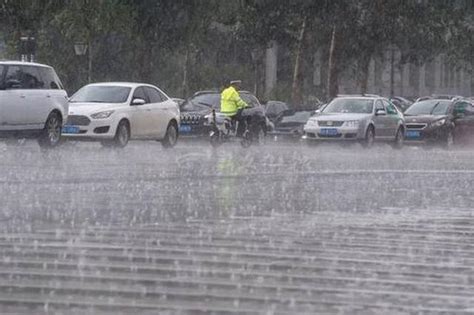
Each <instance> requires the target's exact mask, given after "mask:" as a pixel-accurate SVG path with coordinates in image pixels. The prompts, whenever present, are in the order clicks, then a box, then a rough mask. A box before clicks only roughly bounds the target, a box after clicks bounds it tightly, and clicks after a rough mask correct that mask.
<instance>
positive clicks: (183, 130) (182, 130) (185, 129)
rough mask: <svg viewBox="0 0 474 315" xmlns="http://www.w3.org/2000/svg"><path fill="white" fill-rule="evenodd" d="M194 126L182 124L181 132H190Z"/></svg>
mask: <svg viewBox="0 0 474 315" xmlns="http://www.w3.org/2000/svg"><path fill="white" fill-rule="evenodd" d="M191 130H192V128H191V126H189V125H181V126H179V132H181V133H189V132H191Z"/></svg>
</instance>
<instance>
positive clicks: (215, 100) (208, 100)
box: [187, 93, 221, 109]
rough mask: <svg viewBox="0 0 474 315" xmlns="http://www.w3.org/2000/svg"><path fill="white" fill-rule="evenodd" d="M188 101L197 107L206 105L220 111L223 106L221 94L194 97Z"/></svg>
mask: <svg viewBox="0 0 474 315" xmlns="http://www.w3.org/2000/svg"><path fill="white" fill-rule="evenodd" d="M188 101H189V102H191V103H194V104H196V105H204V106H209V107H212V108H215V109H219V108H220V106H221V95H220V94H219V93H206V94H199V95H196V96H194V97H192V98H191V99H189V100H188ZM188 101H187V102H188Z"/></svg>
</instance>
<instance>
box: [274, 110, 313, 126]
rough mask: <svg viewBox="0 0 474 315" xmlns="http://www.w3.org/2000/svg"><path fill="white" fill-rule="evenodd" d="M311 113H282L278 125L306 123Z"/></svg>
mask: <svg viewBox="0 0 474 315" xmlns="http://www.w3.org/2000/svg"><path fill="white" fill-rule="evenodd" d="M311 114H312V112H310V111H301V112H293V113H284V115H283V117H282V118H281V120H280V123H302V124H304V123H306V122H307V121H308V119H309V118H310V117H311Z"/></svg>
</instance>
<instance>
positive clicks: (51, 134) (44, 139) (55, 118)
mask: <svg viewBox="0 0 474 315" xmlns="http://www.w3.org/2000/svg"><path fill="white" fill-rule="evenodd" d="M61 127H62V121H61V117H60V116H59V114H58V113H56V112H52V113H51V114H49V116H48V119H47V120H46V123H45V125H44V129H43V130H42V131H41V135H40V137H39V139H38V144H39V145H40V147H42V148H53V147H55V146H57V145H58V144H59V143H60V141H61Z"/></svg>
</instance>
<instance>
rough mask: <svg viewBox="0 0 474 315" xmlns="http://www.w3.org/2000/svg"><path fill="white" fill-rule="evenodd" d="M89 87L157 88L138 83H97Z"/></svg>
mask: <svg viewBox="0 0 474 315" xmlns="http://www.w3.org/2000/svg"><path fill="white" fill-rule="evenodd" d="M88 86H123V87H129V88H136V87H138V86H152V87H155V86H154V85H152V84H147V83H137V82H97V83H91V84H88Z"/></svg>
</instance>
